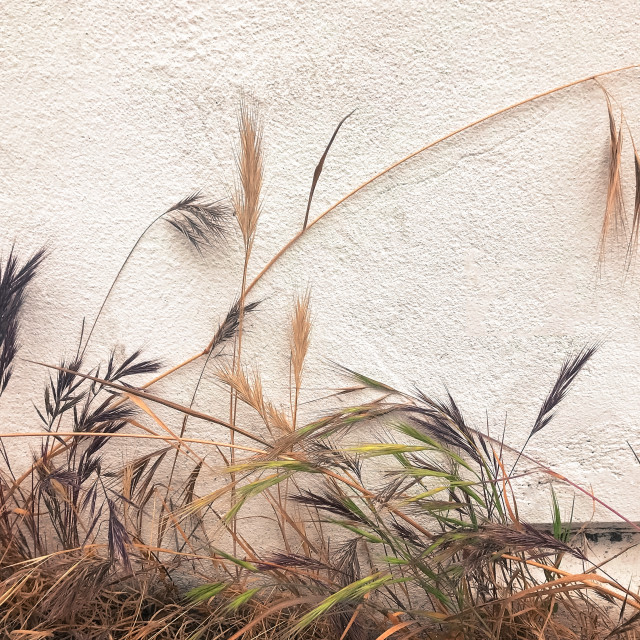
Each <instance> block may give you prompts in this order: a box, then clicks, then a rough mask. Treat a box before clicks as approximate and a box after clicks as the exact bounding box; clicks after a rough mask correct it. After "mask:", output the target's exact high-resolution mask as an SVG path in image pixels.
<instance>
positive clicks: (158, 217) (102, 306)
mask: <svg viewBox="0 0 640 640" xmlns="http://www.w3.org/2000/svg"><path fill="white" fill-rule="evenodd" d="M166 213H167V212H166V211H165V212H164V213H161V214H160V215H159V216H157V217H156V218H154V220H152V221H151V222H150V223H149V225H148V226H147V228H146V229H145V230H144V231H143V232H142V233H141V234H140V235H139V236H138V239H137V240H136V242H135V244H134V245H133V247H131V251H129V253H128V254H127V257H126V258H125V259H124V262H123V263H122V266H121V267H120V269H118V273H117V274H116V277H115V278H114V279H113V282H112V283H111V286H110V287H109V291H107V295H106V296H105V297H104V300H103V301H102V304H101V305H100V308H99V309H98V313H97V315H96V317H95V320H94V321H93V324H92V325H91V329H90V330H89V333H88V335H87V339H86V340H85V343H84V347H82V352H81V354H80V356H81V357H82V356H83V355H84V352H85V351H86V350H87V345H88V344H89V340H91V336H92V335H93V330H94V329H95V328H96V325H97V324H98V320H99V319H100V316H101V315H102V311H103V309H104V307H105V305H106V304H107V300H109V297H110V296H111V292H112V291H113V289H114V287H115V286H116V282H118V279H119V278H120V275H121V274H122V272H123V271H124V268H125V267H126V266H127V263H128V262H129V259H130V258H131V256H132V255H133V252H134V251H135V250H136V247H137V246H138V245H139V244H140V242H141V240H142V238H144V236H145V234H146V233H147V231H149V229H151V227H153V225H154V224H155V223H156V222H158V220H160V218H162V216H164V215H165V214H166Z"/></svg>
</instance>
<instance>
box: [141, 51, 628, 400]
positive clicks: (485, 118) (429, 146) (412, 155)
mask: <svg viewBox="0 0 640 640" xmlns="http://www.w3.org/2000/svg"><path fill="white" fill-rule="evenodd" d="M638 68H640V63H638V64H630V65H627V66H625V67H619V68H617V69H611V70H609V71H602V72H601V73H595V74H592V75H590V76H587V77H585V78H580V79H579V80H573V81H572V82H568V83H566V84H563V85H560V86H558V87H555V88H553V89H548V90H547V91H543V92H542V93H538V94H536V95H534V96H531V97H529V98H525V99H524V100H520V101H519V102H515V103H513V104H511V105H509V106H507V107H503V108H502V109H498V111H494V112H493V113H490V114H489V115H486V116H483V117H482V118H479V119H478V120H474V121H473V122H470V123H468V124H465V125H463V126H462V127H459V128H458V129H455V130H454V131H450V132H449V133H447V134H445V135H444V136H442V137H440V138H438V139H437V140H433V141H432V142H430V143H428V144H426V145H424V146H423V147H420V148H419V149H417V150H416V151H412V152H411V153H410V154H409V155H406V156H405V157H404V158H401V159H400V160H397V161H396V162H394V163H393V164H391V165H389V166H388V167H386V168H384V169H382V171H379V172H378V173H376V174H375V175H374V176H372V177H371V178H369V179H368V180H366V181H365V182H363V183H362V184H360V185H358V186H357V187H356V188H355V189H352V190H351V191H350V192H349V193H347V194H346V195H345V196H343V197H342V198H340V200H338V201H337V202H335V203H334V204H332V205H331V206H330V207H329V208H328V209H326V210H325V211H323V212H322V213H321V214H320V215H319V216H317V217H316V218H315V219H314V220H312V221H311V222H310V223H309V224H308V225H307V226H306V227H305V228H304V229H302V230H301V231H299V232H298V233H296V234H295V235H294V236H293V237H292V238H291V239H290V240H289V241H288V242H287V243H286V244H285V245H284V246H283V247H282V248H281V249H280V250H279V251H278V252H277V253H276V254H275V255H274V256H273V258H271V260H269V262H268V263H267V264H266V265H265V266H264V267H263V268H262V269H261V270H260V272H259V273H258V274H257V275H256V276H255V277H254V278H253V280H252V281H251V282H250V283H249V284H248V285H247V286H246V289H245V292H244V293H245V295H248V294H249V293H250V292H251V291H252V290H253V288H254V287H255V286H256V285H257V284H258V282H260V280H262V278H263V277H264V275H265V274H266V273H267V272H268V271H269V270H270V269H271V267H273V265H274V264H275V263H276V262H278V260H280V258H281V257H282V256H283V255H284V254H285V253H286V252H287V251H288V250H289V249H290V248H291V247H292V246H293V245H294V244H295V243H296V242H297V241H298V240H300V238H301V237H302V236H303V235H304V234H305V233H307V232H308V231H309V229H311V228H312V227H313V226H314V225H316V224H317V223H318V222H320V220H322V219H323V218H324V217H325V216H327V215H328V214H329V213H331V212H332V211H333V210H334V209H337V208H338V207H339V206H340V205H341V204H343V203H344V202H346V201H347V200H348V199H349V198H351V197H352V196H354V195H356V194H357V193H359V192H360V191H362V190H363V189H364V188H365V187H368V186H369V185H370V184H371V183H373V182H375V181H376V180H378V179H379V178H381V177H382V176H384V175H386V174H387V173H389V172H390V171H392V170H393V169H395V168H397V167H399V166H400V165H402V164H404V163H405V162H408V161H409V160H411V159H412V158H415V157H416V156H418V155H420V154H422V153H424V152H425V151H428V150H429V149H432V148H433V147H435V146H437V145H438V144H440V143H441V142H445V141H446V140H449V139H450V138H453V137H454V136H457V135H458V134H460V133H463V132H464V131H467V130H469V129H471V128H473V127H475V126H477V125H479V124H482V123H483V122H487V121H488V120H491V119H493V118H496V117H497V116H499V115H502V114H504V113H507V112H508V111H511V110H513V109H517V108H518V107H521V106H523V105H525V104H529V103H530V102H535V101H536V100H540V99H541V98H545V97H547V96H550V95H552V94H554V93H558V92H560V91H564V90H565V89H570V88H571V87H576V86H578V85H581V84H584V83H585V82H590V81H595V80H597V79H598V78H602V77H604V76H610V75H612V74H615V73H621V72H623V71H629V70H631V69H638ZM206 353H207V351H206V349H205V350H203V351H201V352H199V353H197V354H196V355H194V356H191V357H190V358H188V359H187V360H185V361H184V362H182V363H180V364H178V365H176V366H175V367H172V368H171V369H168V370H167V371H165V372H164V373H162V374H160V375H159V376H156V377H155V378H154V379H153V380H152V381H151V382H149V383H147V385H145V387H143V388H146V386H149V385H151V384H153V383H155V382H158V381H159V380H162V379H163V378H165V377H166V376H168V375H170V374H172V373H174V372H175V371H177V370H178V369H181V368H182V367H184V366H186V365H187V364H189V363H191V362H193V361H194V360H197V359H198V358H200V357H201V356H203V355H206Z"/></svg>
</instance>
